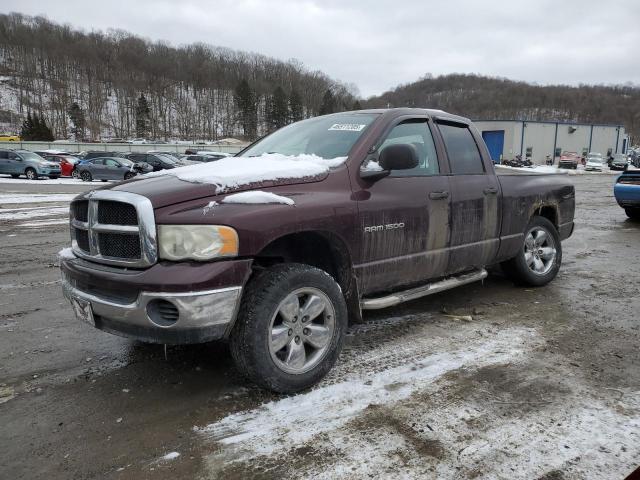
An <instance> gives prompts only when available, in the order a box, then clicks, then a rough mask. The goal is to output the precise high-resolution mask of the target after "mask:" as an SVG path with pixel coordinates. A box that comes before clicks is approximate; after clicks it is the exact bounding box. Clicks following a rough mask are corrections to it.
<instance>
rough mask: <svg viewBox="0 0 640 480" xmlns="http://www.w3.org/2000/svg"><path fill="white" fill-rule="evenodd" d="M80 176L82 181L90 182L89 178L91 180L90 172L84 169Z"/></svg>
mask: <svg viewBox="0 0 640 480" xmlns="http://www.w3.org/2000/svg"><path fill="white" fill-rule="evenodd" d="M80 178H81V179H82V181H83V182H90V181H91V180H93V178H92V177H91V173H90V172H87V171H86V170H85V171H84V172H82V173H81V174H80Z"/></svg>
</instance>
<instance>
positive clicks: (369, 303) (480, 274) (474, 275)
mask: <svg viewBox="0 0 640 480" xmlns="http://www.w3.org/2000/svg"><path fill="white" fill-rule="evenodd" d="M487 275H488V273H487V271H486V270H485V269H484V268H483V269H480V270H474V271H473V272H467V273H463V274H461V275H458V276H455V277H449V278H445V279H444V280H440V281H438V282H433V283H428V284H426V285H422V286H420V287H416V288H412V289H410V290H405V291H403V292H397V293H392V294H391V295H387V296H386V297H378V298H363V299H362V300H361V301H360V308H362V309H363V310H377V309H379V308H387V307H393V306H394V305H398V304H399V303H403V302H408V301H409V300H415V299H416V298H420V297H426V296H427V295H432V294H434V293H438V292H442V291H444V290H449V289H450V288H455V287H459V286H460V285H466V284H467V283H473V282H477V281H479V280H482V279H484V278H486V277H487Z"/></svg>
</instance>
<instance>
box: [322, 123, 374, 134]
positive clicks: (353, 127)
mask: <svg viewBox="0 0 640 480" xmlns="http://www.w3.org/2000/svg"><path fill="white" fill-rule="evenodd" d="M364 127H366V125H362V124H361V123H334V124H333V125H331V126H330V127H329V130H343V131H347V132H361V131H362V130H363V129H364Z"/></svg>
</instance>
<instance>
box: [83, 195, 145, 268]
mask: <svg viewBox="0 0 640 480" xmlns="http://www.w3.org/2000/svg"><path fill="white" fill-rule="evenodd" d="M71 239H72V241H71V244H72V247H73V250H74V251H75V253H76V254H77V255H78V256H79V257H82V258H85V259H87V260H91V261H95V262H99V263H104V264H107V265H122V266H130V267H147V266H150V265H152V264H154V263H155V262H156V260H157V247H156V229H155V219H154V215H153V207H152V205H151V202H150V201H149V199H148V198H146V197H143V196H141V195H137V194H134V193H128V192H116V191H110V190H104V191H97V192H90V193H88V194H87V195H85V197H84V198H82V199H79V200H76V201H74V202H73V203H72V204H71Z"/></svg>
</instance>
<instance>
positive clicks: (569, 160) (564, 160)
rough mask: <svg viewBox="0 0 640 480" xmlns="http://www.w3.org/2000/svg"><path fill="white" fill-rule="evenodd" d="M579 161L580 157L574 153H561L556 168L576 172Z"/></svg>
mask: <svg viewBox="0 0 640 480" xmlns="http://www.w3.org/2000/svg"><path fill="white" fill-rule="evenodd" d="M580 159H581V157H580V155H578V154H577V153H576V152H562V155H560V160H559V161H558V168H572V169H574V170H576V169H577V168H578V162H580Z"/></svg>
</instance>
